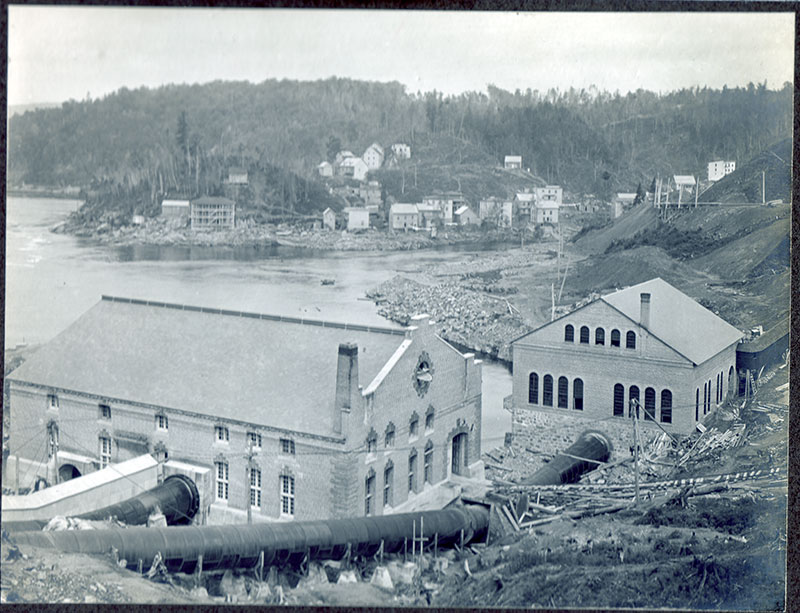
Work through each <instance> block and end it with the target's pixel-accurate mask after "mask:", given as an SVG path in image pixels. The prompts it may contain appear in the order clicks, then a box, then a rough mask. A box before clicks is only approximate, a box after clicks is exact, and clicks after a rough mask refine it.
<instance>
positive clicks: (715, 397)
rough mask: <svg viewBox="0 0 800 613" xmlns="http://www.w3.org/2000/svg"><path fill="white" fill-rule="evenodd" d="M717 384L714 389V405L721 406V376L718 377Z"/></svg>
mask: <svg viewBox="0 0 800 613" xmlns="http://www.w3.org/2000/svg"><path fill="white" fill-rule="evenodd" d="M716 384H717V385H716V387H715V388H714V403H715V404H719V375H717V377H716Z"/></svg>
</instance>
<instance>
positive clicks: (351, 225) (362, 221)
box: [343, 207, 369, 232]
mask: <svg viewBox="0 0 800 613" xmlns="http://www.w3.org/2000/svg"><path fill="white" fill-rule="evenodd" d="M343 212H344V213H345V215H347V231H348V232H352V231H353V230H366V229H367V228H369V211H368V210H367V209H365V208H358V207H347V208H346V209H344V211H343Z"/></svg>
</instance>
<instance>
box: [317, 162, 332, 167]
mask: <svg viewBox="0 0 800 613" xmlns="http://www.w3.org/2000/svg"><path fill="white" fill-rule="evenodd" d="M330 165H331V163H330V162H329V161H327V160H324V161H322V162H320V163H319V164H317V168H322V167H323V166H330Z"/></svg>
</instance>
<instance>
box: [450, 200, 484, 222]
mask: <svg viewBox="0 0 800 613" xmlns="http://www.w3.org/2000/svg"><path fill="white" fill-rule="evenodd" d="M453 220H454V221H455V222H456V223H457V224H458V225H459V226H471V225H474V224H477V223H479V222H480V217H478V216H477V215H476V214H475V211H473V210H472V209H471V208H469V206H467V205H466V204H465V205H463V206H462V207H460V208H458V209H457V210H456V211H455V212H454V213H453Z"/></svg>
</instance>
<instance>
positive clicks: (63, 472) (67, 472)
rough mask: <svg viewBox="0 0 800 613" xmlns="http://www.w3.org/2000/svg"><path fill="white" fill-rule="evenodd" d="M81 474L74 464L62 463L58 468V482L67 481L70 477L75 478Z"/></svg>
mask: <svg viewBox="0 0 800 613" xmlns="http://www.w3.org/2000/svg"><path fill="white" fill-rule="evenodd" d="M80 476H81V471H79V470H78V468H77V467H76V466H73V465H72V464H62V465H61V468H59V469H58V481H59V483H63V482H64V481H69V480H70V479H75V478H76V477H80Z"/></svg>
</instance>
